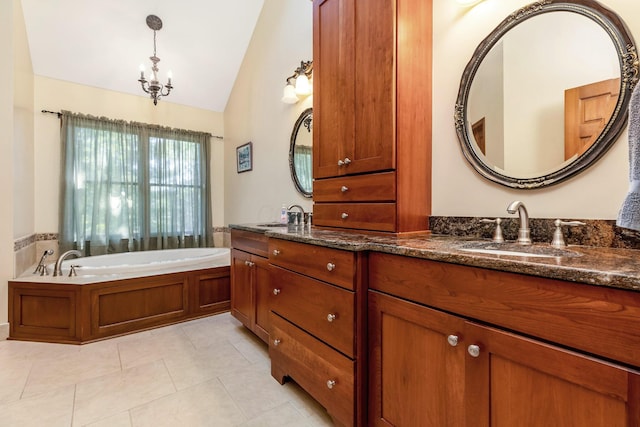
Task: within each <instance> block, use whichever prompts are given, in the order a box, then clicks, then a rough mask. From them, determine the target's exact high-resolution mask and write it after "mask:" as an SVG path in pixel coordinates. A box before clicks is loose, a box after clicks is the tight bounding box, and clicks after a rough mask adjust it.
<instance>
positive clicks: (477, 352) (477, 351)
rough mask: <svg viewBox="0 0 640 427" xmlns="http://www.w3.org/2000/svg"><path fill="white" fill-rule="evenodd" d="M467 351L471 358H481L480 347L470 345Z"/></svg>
mask: <svg viewBox="0 0 640 427" xmlns="http://www.w3.org/2000/svg"><path fill="white" fill-rule="evenodd" d="M467 351H468V352H469V354H470V355H471V357H478V356H480V347H479V346H477V345H475V344H472V345H470V346H469V348H467Z"/></svg>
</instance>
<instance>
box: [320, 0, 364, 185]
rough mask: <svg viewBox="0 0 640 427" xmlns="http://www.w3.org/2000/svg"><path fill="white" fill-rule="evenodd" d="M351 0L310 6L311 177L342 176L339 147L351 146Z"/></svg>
mask: <svg viewBox="0 0 640 427" xmlns="http://www.w3.org/2000/svg"><path fill="white" fill-rule="evenodd" d="M354 7H355V2H354V1H353V0H325V1H315V2H314V5H313V8H314V10H313V21H314V22H313V56H314V58H313V59H314V60H313V66H314V70H313V86H314V88H313V90H314V95H313V111H314V113H313V176H314V178H327V177H331V176H338V175H340V174H344V173H346V169H347V168H345V167H339V166H338V160H340V159H344V157H345V154H344V150H343V147H344V146H345V145H347V144H353V140H354V138H355V121H354V114H353V108H354V97H355V94H354V85H355V76H356V74H355V64H354V61H353V55H354V35H355V34H354V33H355V26H354Z"/></svg>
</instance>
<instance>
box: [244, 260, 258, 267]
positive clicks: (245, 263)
mask: <svg viewBox="0 0 640 427" xmlns="http://www.w3.org/2000/svg"><path fill="white" fill-rule="evenodd" d="M244 265H246V266H248V267H253V266H254V265H256V263H255V262H251V261H245V262H244Z"/></svg>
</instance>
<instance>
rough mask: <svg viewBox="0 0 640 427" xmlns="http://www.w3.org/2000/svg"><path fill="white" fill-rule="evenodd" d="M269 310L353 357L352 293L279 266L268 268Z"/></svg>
mask: <svg viewBox="0 0 640 427" xmlns="http://www.w3.org/2000/svg"><path fill="white" fill-rule="evenodd" d="M271 287H272V292H271V295H270V304H269V305H270V307H271V310H272V311H274V312H276V313H278V314H279V315H281V316H282V317H284V318H286V319H287V320H289V321H291V322H293V323H295V324H296V325H298V326H299V327H300V328H302V329H304V330H305V331H307V332H309V333H311V334H312V335H314V336H316V337H317V338H319V339H321V340H322V341H324V342H326V343H327V344H329V345H330V346H332V347H334V348H335V349H337V350H339V351H340V352H342V353H344V354H346V355H347V356H349V357H351V358H353V357H354V350H355V349H354V345H355V342H354V333H353V331H354V326H355V317H354V304H355V296H354V293H353V292H351V291H347V290H345V289H342V288H338V287H336V286H332V285H328V284H326V283H324V282H320V281H318V280H314V279H311V278H309V277H306V276H303V275H301V274H297V273H293V272H290V271H288V270H284V269H282V268H278V267H273V268H272V269H271Z"/></svg>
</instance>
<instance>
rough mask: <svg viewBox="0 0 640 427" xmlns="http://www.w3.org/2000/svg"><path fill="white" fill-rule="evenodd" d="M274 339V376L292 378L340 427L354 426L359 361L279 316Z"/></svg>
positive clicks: (273, 320)
mask: <svg viewBox="0 0 640 427" xmlns="http://www.w3.org/2000/svg"><path fill="white" fill-rule="evenodd" d="M270 337H271V339H270V341H269V357H270V358H271V375H273V377H274V378H276V379H277V380H278V381H281V382H282V381H283V379H284V377H285V376H289V377H291V378H292V379H293V380H294V381H295V382H296V383H297V384H299V385H300V386H301V387H302V388H303V389H305V390H306V391H307V392H308V393H309V394H310V395H311V396H313V397H314V398H315V399H316V400H317V401H318V402H320V404H321V405H322V406H324V407H325V409H326V410H327V412H328V413H329V414H330V415H331V416H332V417H333V418H334V419H335V420H336V421H338V422H339V424H341V425H345V426H348V425H354V414H355V412H354V401H355V394H356V391H355V362H353V361H352V360H350V359H348V358H347V357H345V356H343V355H341V354H340V353H338V352H337V351H335V350H333V349H332V348H330V347H328V346H327V345H325V344H323V343H322V342H321V341H318V340H317V339H315V338H314V337H312V336H311V335H309V334H307V333H306V332H304V331H303V330H301V329H299V328H297V327H296V326H294V325H293V324H291V323H289V322H287V321H286V320H284V319H283V318H281V317H280V316H278V315H277V314H275V313H271V335H270ZM276 343H277V345H276Z"/></svg>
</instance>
